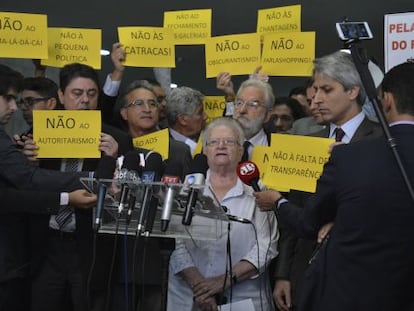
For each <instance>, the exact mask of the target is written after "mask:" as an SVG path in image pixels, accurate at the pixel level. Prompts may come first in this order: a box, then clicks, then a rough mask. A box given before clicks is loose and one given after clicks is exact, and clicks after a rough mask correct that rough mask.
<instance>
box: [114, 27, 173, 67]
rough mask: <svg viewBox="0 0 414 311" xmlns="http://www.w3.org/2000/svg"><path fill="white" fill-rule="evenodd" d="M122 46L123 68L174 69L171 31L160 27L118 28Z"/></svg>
mask: <svg viewBox="0 0 414 311" xmlns="http://www.w3.org/2000/svg"><path fill="white" fill-rule="evenodd" d="M118 37H119V41H120V42H121V43H122V44H123V45H124V49H125V53H126V55H127V56H126V60H125V63H124V64H125V66H132V67H165V68H174V67H175V47H174V37H173V31H172V30H171V29H167V28H161V27H118Z"/></svg>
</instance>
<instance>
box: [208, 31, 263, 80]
mask: <svg viewBox="0 0 414 311" xmlns="http://www.w3.org/2000/svg"><path fill="white" fill-rule="evenodd" d="M259 64H260V35H259V34H257V33H248V34H240V35H228V36H220V37H212V38H211V39H209V40H207V43H206V76H207V78H215V77H216V76H217V75H218V74H219V73H220V72H231V74H232V75H245V74H250V73H252V72H253V71H254V69H255V68H256V67H257V66H258V65H259Z"/></svg>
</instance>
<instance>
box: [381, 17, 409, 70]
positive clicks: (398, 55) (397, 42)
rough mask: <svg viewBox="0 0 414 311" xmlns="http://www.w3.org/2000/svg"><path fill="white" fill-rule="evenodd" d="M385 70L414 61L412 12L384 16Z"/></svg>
mask: <svg viewBox="0 0 414 311" xmlns="http://www.w3.org/2000/svg"><path fill="white" fill-rule="evenodd" d="M384 47H385V71H388V70H390V69H391V68H392V67H395V66H396V65H398V64H401V63H405V62H409V61H411V62H414V12H409V13H398V14H387V15H385V16H384Z"/></svg>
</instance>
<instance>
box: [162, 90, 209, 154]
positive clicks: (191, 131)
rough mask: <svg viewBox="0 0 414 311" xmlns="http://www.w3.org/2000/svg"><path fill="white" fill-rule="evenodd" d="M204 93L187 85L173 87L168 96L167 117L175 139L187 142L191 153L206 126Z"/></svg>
mask: <svg viewBox="0 0 414 311" xmlns="http://www.w3.org/2000/svg"><path fill="white" fill-rule="evenodd" d="M203 99H204V95H203V94H201V92H199V91H197V90H195V89H192V88H189V87H186V86H182V87H177V88H175V89H172V90H171V92H170V94H169V95H168V97H167V119H168V125H169V127H170V135H171V137H172V138H173V139H175V140H179V141H182V142H184V143H186V144H187V145H188V146H189V147H190V149H191V153H193V152H194V150H195V148H196V146H197V140H198V137H199V136H200V133H201V130H202V129H203V128H204V126H205V123H206V120H207V115H206V114H205V112H204V107H203Z"/></svg>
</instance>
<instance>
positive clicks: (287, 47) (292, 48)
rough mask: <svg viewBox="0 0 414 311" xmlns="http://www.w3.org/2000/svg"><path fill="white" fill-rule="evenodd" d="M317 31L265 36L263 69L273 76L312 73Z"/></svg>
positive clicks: (308, 74)
mask: <svg viewBox="0 0 414 311" xmlns="http://www.w3.org/2000/svg"><path fill="white" fill-rule="evenodd" d="M314 59H315V32H312V31H310V32H290V33H280V34H276V33H274V34H265V35H264V36H263V54H262V62H261V64H262V71H263V72H266V73H267V74H268V75H271V76H304V77H308V76H310V75H311V74H312V68H313V60H314Z"/></svg>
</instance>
